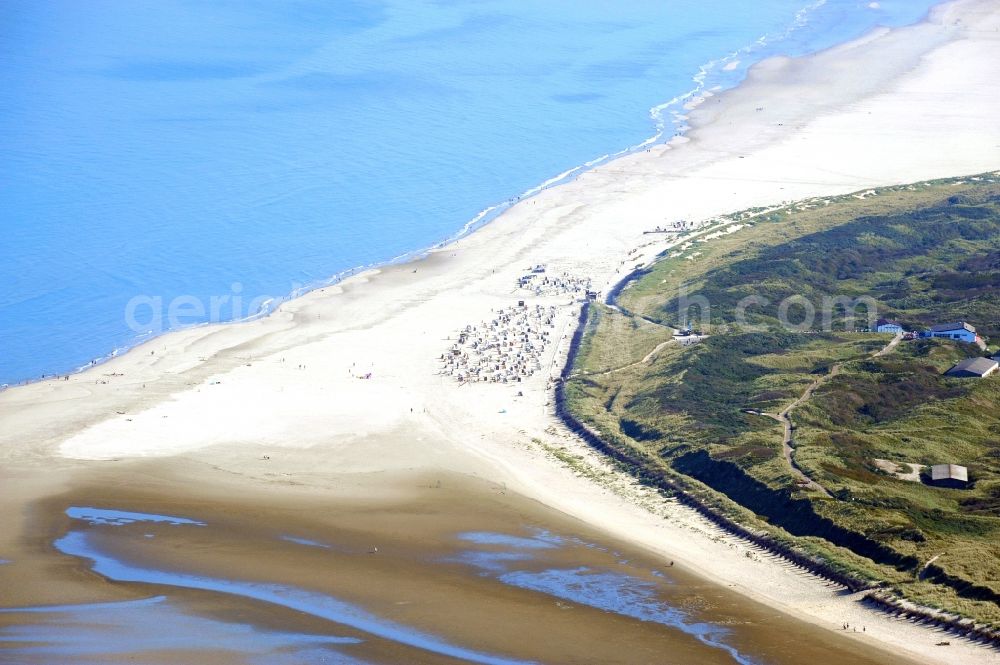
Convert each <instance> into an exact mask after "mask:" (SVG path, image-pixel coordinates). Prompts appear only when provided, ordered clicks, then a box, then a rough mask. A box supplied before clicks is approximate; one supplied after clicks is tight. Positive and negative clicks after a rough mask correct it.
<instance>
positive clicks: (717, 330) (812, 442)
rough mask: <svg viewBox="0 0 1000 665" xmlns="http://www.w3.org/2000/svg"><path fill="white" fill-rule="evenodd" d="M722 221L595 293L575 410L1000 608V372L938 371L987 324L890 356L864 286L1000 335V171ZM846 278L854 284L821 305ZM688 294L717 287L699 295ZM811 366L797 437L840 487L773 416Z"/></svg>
mask: <svg viewBox="0 0 1000 665" xmlns="http://www.w3.org/2000/svg"><path fill="white" fill-rule="evenodd" d="M714 222H715V224H714V225H713V230H712V231H709V232H707V233H703V234H702V235H701V237H697V236H696V237H692V238H690V239H689V240H688V241H686V242H685V243H684V244H683V245H681V246H680V247H679V248H678V249H676V250H673V251H672V252H670V253H668V254H667V255H666V256H664V257H662V258H661V260H660V261H658V262H657V263H656V264H654V266H652V267H651V268H650V269H649V270H648V271H647V272H646V273H645V274H643V275H641V276H640V277H639V278H638V279H637V280H635V281H634V282H633V283H631V284H630V285H629V286H628V287H627V288H625V289H624V290H623V292H622V293H621V296H620V297H619V299H618V304H620V306H621V309H618V308H612V307H603V306H597V307H594V308H593V314H592V316H591V317H590V320H589V322H588V327H587V331H586V335H585V337H584V341H583V344H582V345H581V352H580V354H579V356H578V358H577V361H576V365H575V366H574V374H573V376H572V378H571V379H570V381H569V382H568V385H567V386H566V395H567V399H568V402H569V404H570V406H571V408H572V409H573V411H574V413H575V414H576V415H577V417H579V418H580V419H582V420H584V421H585V422H587V423H588V424H589V425H591V426H593V427H594V428H596V429H597V430H599V431H600V432H601V433H602V434H603V435H604V436H605V437H606V438H608V439H610V440H612V441H614V442H616V445H620V446H624V447H627V448H628V449H629V450H630V451H638V452H640V453H642V454H643V455H644V456H646V458H647V459H648V460H650V465H651V468H655V469H656V470H657V472H658V473H662V474H664V475H666V476H670V477H671V478H675V479H678V480H680V481H682V482H683V483H685V486H687V487H691V488H692V490H693V491H695V492H698V493H700V494H701V495H702V496H703V498H706V499H708V500H711V501H713V502H714V503H715V504H716V505H717V506H719V507H720V508H721V509H722V510H725V511H727V512H729V513H730V514H731V515H733V516H736V517H738V518H740V519H741V520H743V521H744V522H747V523H749V524H753V525H756V526H758V527H760V528H762V529H766V530H769V531H771V532H772V533H774V534H776V535H778V536H779V537H782V538H787V539H792V540H794V541H795V542H796V543H797V544H798V545H799V546H800V547H801V548H802V549H804V550H806V551H809V552H811V553H813V554H815V555H818V556H821V557H823V558H825V559H826V560H828V561H830V562H832V563H834V564H836V565H838V566H840V567H842V568H843V569H844V570H848V571H850V572H852V573H854V574H857V575H862V576H865V577H868V578H870V579H873V580H879V581H882V582H885V583H886V584H888V585H890V586H891V587H893V588H894V589H896V591H897V592H899V593H900V594H902V595H905V596H906V597H908V598H910V599H912V600H915V601H918V602H921V603H924V604H927V605H931V606H936V607H942V608H945V609H949V610H952V611H956V612H959V613H962V614H965V615H966V616H971V617H974V618H976V619H977V620H980V621H984V622H987V623H991V624H994V625H1000V604H998V603H997V598H998V597H1000V544H998V543H1000V377H998V376H994V377H992V378H989V379H986V380H981V381H980V380H969V379H953V378H948V377H945V376H943V372H944V371H945V370H946V369H947V368H948V367H950V366H951V365H952V364H953V363H954V362H956V361H958V360H960V359H962V358H965V357H969V356H973V355H980V354H981V353H982V351H981V350H980V349H979V348H977V347H975V346H973V345H964V344H959V343H952V342H945V341H939V340H933V341H929V340H918V341H914V342H903V343H902V344H900V345H899V346H897V347H895V348H894V349H893V350H892V351H891V352H889V353H887V354H885V355H884V356H880V357H876V356H875V353H876V352H877V351H879V350H880V349H882V348H883V347H884V346H885V345H886V344H887V343H888V342H889V341H890V339H891V336H887V335H879V334H874V333H869V332H859V330H861V329H863V328H864V327H865V325H866V322H867V318H868V315H869V307H870V308H871V313H872V314H875V313H877V315H879V316H888V317H891V318H895V319H898V320H900V321H901V322H903V323H904V325H907V326H908V327H911V328H921V327H923V326H927V325H930V324H933V323H936V322H942V321H946V320H959V319H964V320H967V321H969V322H971V323H973V324H974V325H976V326H977V328H978V329H979V330H980V332H981V333H983V334H985V335H989V336H992V337H993V338H994V339H996V340H1000V177H997V175H996V174H985V175H981V176H975V177H970V178H963V179H952V180H942V181H933V182H929V183H918V184H914V185H905V186H898V187H889V188H884V189H880V190H871V191H869V192H860V193H857V194H853V195H847V196H842V197H837V198H827V199H813V200H808V201H804V202H798V203H794V204H789V205H785V206H783V207H781V208H777V209H765V210H761V209H758V210H752V211H744V212H741V213H737V214H734V215H731V216H729V217H727V218H723V219H718V220H714ZM748 296H754V297H756V298H757V300H755V301H753V303H752V304H751V305H749V306H744V307H743V308H742V309H743V313H742V315H741V313H740V309H741V305H740V303H741V300H742V301H743V304H744V305H746V303H747V301H746V300H744V299H746V298H747V297H748ZM790 296H796V298H793V299H792V305H791V306H788V305H785V306H784V310H783V309H782V305H781V303H782V301H786V302H787V299H788V298H789V297H790ZM838 297H840V298H847V299H848V301H847V302H848V306H846V307H845V306H844V304H843V303H844V302H845V301H843V300H842V301H839V302H840V304H839V305H836V306H833V307H830V308H829V310H830V314H829V316H828V317H826V318H824V316H823V303H824V302H828V303H829V302H832V303H837V302H838V301H836V300H835V298H838ZM684 298H687V301H688V302H695V301H698V302H702V303H704V302H706V301H707V303H708V304H709V308H701V309H699V308H697V307H692V308H691V309H689V310H687V311H685V309H684V307H683V306H682V305H683V303H684ZM701 298H704V300H701ZM858 298H861V299H864V301H863V302H862V304H861V305H858V306H855V305H857V302H859V301H854V299H858ZM806 301H808V303H809V305H805V304H803V303H805V302H806ZM865 303H867V305H866V304H865ZM810 305H811V306H812V307H814V308H815V310H816V311H815V315H814V316H812V319H811V320H810V311H809V308H810ZM852 309H853V311H852ZM702 310H704V311H702ZM852 315H853V319H852ZM783 316H784V317H785V319H786V320H789V319H790V320H791V321H792V322H793V323H794V324H802V325H796V326H795V327H794V329H789V327H788V326H787V325H785V324H784V323H783V322H782V317H783ZM657 323H659V324H662V325H657ZM688 323H690V324H693V325H694V326H695V327H698V328H701V329H702V332H704V333H706V334H708V337H707V338H706V339H704V340H703V341H701V342H700V343H698V344H694V345H690V346H686V347H685V346H682V345H680V344H678V343H676V342H672V343H667V344H664V341H666V340H668V339H669V334H670V331H669V329H668V328H667V326H681V325H684V324H688ZM806 324H809V325H806ZM993 348H995V345H994V347H993ZM654 350H655V353H653V351H654ZM810 386H814V390H815V392H814V393H813V394H812V396H811V397H810V398H809V399H808V400H806V401H804V402H803V403H802V404H801V405H799V406H797V407H796V408H795V409H794V411H792V412H791V416H790V417H791V419H792V422H793V423H794V430H793V441H792V444H793V446H794V452H793V453H792V454H793V457H794V462H795V464H796V465H797V466H798V467H799V468H800V469H801V470H802V471H803V472H804V473H805V474H806V475H807V476H808V477H809V478H811V479H812V480H814V481H816V482H818V483H819V484H820V485H821V486H822V487H823V488H824V489H825V490H827V491H828V492H829V496H827V494H825V493H823V492H821V491H818V490H817V489H816V488H812V489H810V488H809V487H808V486H805V485H804V484H803V483H802V482H797V481H800V478H799V476H798V475H797V472H795V471H794V470H793V469H792V468H791V466H790V465H789V462H788V460H787V459H786V458H785V456H784V454H783V446H782V441H783V426H782V424H781V423H780V422H779V421H778V419H777V417H776V415H777V414H779V413H780V412H781V411H782V410H783V409H784V408H786V407H787V406H789V405H790V404H792V403H793V402H795V401H796V400H797V399H799V398H800V397H801V396H802V395H803V393H804V392H805V391H806V389H807V388H809V387H810ZM876 460H885V461H888V462H891V463H895V464H898V465H899V467H898V470H901V471H910V467H909V466H907V465H908V464H916V465H931V464H938V463H945V462H951V463H956V464H962V465H965V466H967V467H968V468H969V473H970V475H971V478H972V480H973V483H972V485H971V487H969V488H968V489H963V490H956V489H941V488H935V487H931V486H928V485H927V484H924V483H922V482H919V481H918V482H913V481H912V480H904V479H900V478H898V477H896V476H895V475H894V474H893V473H890V472H888V471H887V470H886V468H887V464H886V462H878V463H877V462H876ZM890 468H891V467H890ZM834 543H839V545H837V544H834ZM931 560H933V563H932V565H930V566H929V567H927V568H925V564H927V562H929V561H931Z"/></svg>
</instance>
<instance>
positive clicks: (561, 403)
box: [555, 271, 1000, 648]
mask: <svg viewBox="0 0 1000 665" xmlns="http://www.w3.org/2000/svg"><path fill="white" fill-rule="evenodd" d="M641 272H642V271H635V272H634V273H632V274H630V275H629V276H627V277H626V278H624V279H623V280H621V282H619V283H618V284H617V285H616V286H615V288H614V289H612V291H611V294H610V295H609V298H608V302H609V304H613V303H614V299H616V298H617V296H618V295H619V294H620V293H621V291H622V289H623V288H624V286H625V285H626V284H627V283H628V282H629V281H631V280H633V279H635V278H636V277H637V276H638V275H639V274H640V273H641ZM612 296H613V297H612ZM589 316H590V303H589V302H585V303H584V304H583V306H582V307H581V309H580V315H579V319H578V321H577V326H576V330H575V331H574V333H573V337H572V339H571V340H570V345H569V349H568V353H567V356H566V364H565V365H564V366H563V368H562V371H561V373H560V377H559V380H558V381H556V386H555V413H556V416H557V417H558V418H559V420H560V421H561V422H562V423H563V425H564V426H565V427H566V428H567V429H569V430H570V431H571V432H573V433H574V434H575V435H577V436H578V437H580V438H581V439H582V440H583V441H585V442H586V443H587V444H588V445H589V446H590V447H591V448H593V449H595V450H597V451H598V452H600V453H602V454H603V455H605V456H607V457H608V458H610V459H611V460H613V461H615V462H616V463H618V464H619V465H620V466H622V467H624V468H625V469H626V470H627V471H628V472H629V473H630V474H631V475H632V476H633V477H635V478H636V479H637V480H639V482H641V483H643V484H644V485H646V486H648V487H652V488H654V489H657V490H658V491H660V492H661V493H663V494H665V495H668V496H671V497H673V498H674V499H675V500H676V501H678V502H679V503H681V504H682V505H685V506H687V507H689V508H691V509H693V510H694V511H696V512H697V513H698V514H699V515H701V516H702V517H704V518H705V519H706V520H708V521H709V522H711V523H712V524H714V525H716V526H717V527H719V528H720V529H722V530H723V531H725V532H727V533H729V534H731V535H733V536H736V537H737V538H740V539H741V540H744V541H746V542H748V543H750V544H752V545H754V546H756V547H759V548H761V549H763V550H765V551H767V552H769V553H770V554H772V555H775V556H777V557H780V558H782V559H784V560H786V561H787V562H788V563H790V564H792V565H793V566H796V567H798V568H801V569H803V570H805V571H808V572H809V573H812V574H813V575H816V576H817V577H820V578H822V579H825V580H827V581H829V582H832V583H834V584H838V585H840V586H842V587H845V588H846V589H848V590H850V591H851V592H858V591H863V590H866V589H867V590H869V593H867V594H866V595H865V597H864V602H865V603H867V604H868V605H870V606H871V607H873V608H876V609H879V610H882V611H884V612H887V613H889V614H891V615H893V616H897V617H900V618H903V619H907V620H910V621H915V622H918V623H922V624H926V625H928V626H931V627H935V628H939V629H942V630H945V631H947V632H948V633H951V634H954V635H957V636H961V637H965V638H968V639H971V640H975V641H978V642H981V643H983V644H986V645H989V646H991V647H993V648H1000V633H998V632H997V631H996V630H993V629H991V628H988V627H983V626H975V625H973V624H971V623H970V622H969V621H968V620H965V619H961V618H959V617H953V616H944V615H941V614H939V613H937V612H935V611H934V610H931V609H929V608H921V607H916V606H909V605H907V604H904V603H903V602H901V601H899V600H898V599H896V598H894V597H893V596H891V595H889V594H886V593H885V592H882V591H879V590H878V587H879V585H876V584H874V583H873V582H871V581H869V580H865V579H861V578H859V577H857V576H855V575H852V574H850V573H848V572H845V571H843V570H840V569H838V568H835V567H833V566H832V565H830V564H829V563H827V562H826V561H823V560H820V559H817V558H815V557H813V556H810V555H808V554H806V553H803V552H801V551H799V550H797V549H795V548H794V547H793V546H791V545H790V544H789V543H787V542H783V541H781V540H778V539H776V538H774V537H773V536H771V535H769V534H767V533H760V532H757V531H752V530H750V529H748V528H747V527H745V526H743V525H742V524H739V523H738V522H736V521H734V520H733V519H731V518H730V517H728V516H727V515H724V514H723V513H722V512H721V511H719V510H718V509H717V508H716V507H714V506H712V505H710V504H709V503H707V502H705V501H704V500H702V499H701V498H700V497H697V496H695V495H694V494H692V493H691V492H690V491H689V490H688V489H687V488H685V487H684V486H683V485H682V483H681V482H679V481H675V480H673V479H671V478H668V477H666V476H664V474H663V472H662V470H660V469H655V468H653V467H652V465H651V463H650V461H649V460H648V459H646V458H645V457H644V456H643V455H641V454H638V453H636V452H634V451H631V450H629V449H628V447H627V446H625V445H622V446H617V445H615V444H613V443H611V442H609V441H607V440H605V439H604V438H603V437H601V436H600V435H599V434H598V433H596V432H595V431H594V430H593V429H591V428H590V427H588V426H586V425H585V424H584V423H583V422H582V421H580V420H579V419H578V418H577V417H576V416H575V415H574V414H573V413H572V412H571V411H570V410H569V408H568V407H567V403H566V384H567V381H568V380H569V378H570V376H571V374H572V371H573V365H574V364H575V361H576V357H577V355H578V354H579V351H580V345H581V344H582V342H583V337H584V335H585V333H586V329H587V322H588V319H589ZM935 572H936V571H935ZM941 572H942V573H943V571H941ZM948 586H952V585H948Z"/></svg>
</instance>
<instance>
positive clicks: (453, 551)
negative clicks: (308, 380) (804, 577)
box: [0, 461, 906, 664]
mask: <svg viewBox="0 0 1000 665" xmlns="http://www.w3.org/2000/svg"><path fill="white" fill-rule="evenodd" d="M48 475H49V477H48V478H47V479H45V480H44V481H43V482H40V483H39V484H37V485H35V486H34V489H35V490H36V491H37V490H40V489H42V488H47V489H51V487H50V485H51V484H53V481H57V482H56V483H55V484H57V485H60V486H62V487H63V489H62V491H59V492H57V493H56V494H54V495H51V496H47V497H46V496H44V494H45V493H46V492H42V495H41V496H39V497H37V498H35V499H34V500H30V501H29V503H28V507H27V511H26V517H25V519H24V521H23V522H22V523H21V525H20V527H21V530H22V531H21V533H19V534H17V535H16V536H13V537H12V536H11V534H8V535H7V536H6V537H5V539H4V543H3V548H4V549H3V550H2V553H3V556H4V557H5V558H8V559H10V560H11V561H10V563H7V564H4V565H3V566H0V583H2V587H3V589H4V594H3V597H2V604H3V605H4V606H5V608H6V609H5V610H4V611H3V612H0V649H2V650H4V651H7V652H8V653H10V654H14V655H16V659H15V660H17V661H18V662H30V663H36V662H37V663H48V662H60V658H61V657H67V656H69V659H68V660H69V661H71V662H119V661H121V662H127V661H128V659H129V658H136V657H139V658H141V660H143V662H179V661H180V662H187V661H194V660H197V661H198V662H220V663H223V662H258V660H256V659H259V658H262V657H263V658H265V661H266V662H283V659H286V658H287V659H289V660H288V662H354V659H356V660H357V661H358V662H378V663H391V662H425V663H438V662H440V663H448V662H463V661H464V662H496V663H508V662H509V663H514V662H549V663H560V662H563V663H566V662H574V663H585V662H592V663H598V662H600V663H615V662H619V663H644V662H649V663H653V662H656V663H692V662H697V663H775V664H779V663H805V662H810V661H812V660H815V659H818V658H821V659H824V661H823V662H830V661H828V660H825V659H829V658H831V657H835V658H836V659H837V662H852V663H886V662H901V663H902V662H906V661H903V660H897V661H893V659H892V657H891V656H889V655H888V654H884V653H880V652H878V651H872V650H871V649H870V648H868V647H866V646H865V645H863V644H860V643H854V642H852V641H850V640H846V639H842V638H840V637H839V636H837V635H831V634H830V633H829V631H824V630H821V629H817V628H814V627H811V626H809V625H808V624H806V623H804V622H800V621H797V620H795V619H794V618H792V617H788V616H785V615H782V614H780V613H778V612H776V611H774V610H772V609H769V608H766V607H764V606H762V605H759V604H757V603H754V602H753V601H749V600H747V599H745V598H743V597H741V596H739V595H738V594H736V593H734V592H731V591H728V590H727V589H725V588H723V587H720V586H716V585H713V584H711V583H708V582H705V581H704V580H702V579H701V578H698V577H695V576H694V575H692V574H690V573H689V572H686V571H685V570H683V569H682V568H681V566H679V565H674V566H672V565H670V562H669V561H665V560H662V559H660V558H659V557H656V556H652V555H650V554H648V553H645V552H642V551H637V550H636V549H635V548H634V547H629V546H627V545H624V544H623V543H618V542H615V541H614V540H613V539H611V538H609V537H608V536H606V535H605V534H602V533H600V532H598V531H596V530H594V529H592V528H590V527H587V526H586V525H584V524H583V523H581V522H579V521H577V520H575V519H572V518H569V517H566V516H564V515H561V514H559V513H557V512H555V511H553V510H551V509H548V508H545V507H544V506H542V505H541V504H538V503H536V502H534V501H530V500H527V499H525V498H523V497H520V496H517V495H515V494H513V493H511V492H509V491H506V490H505V489H504V488H503V487H502V486H497V485H495V484H492V483H489V482H485V481H481V480H477V479H474V478H470V477H466V476H459V475H454V474H447V473H442V474H430V475H429V474H426V473H423V474H416V475H408V474H393V475H389V474H373V476H371V477H369V478H366V479H364V480H362V481H359V479H358V478H353V479H352V480H351V481H350V483H345V484H343V485H341V484H340V483H339V482H338V480H337V479H336V478H331V479H330V483H329V485H327V486H326V487H323V488H317V487H304V486H295V485H287V484H275V483H264V484H261V483H260V482H259V481H254V480H249V479H247V478H244V477H238V476H234V475H233V474H229V473H226V472H222V471H218V470H212V469H210V468H206V467H205V466H204V465H200V464H193V463H185V462H181V461H177V462H173V463H170V464H164V463H157V464H151V463H145V464H138V463H129V464H114V465H101V466H96V465H95V467H94V468H92V469H86V468H85V469H83V470H76V471H72V472H68V473H67V474H66V475H65V476H61V474H59V473H55V474H48ZM21 487H22V491H23V485H22V486H21ZM7 494H8V496H5V497H4V499H6V500H9V499H10V498H12V497H10V496H9V492H7ZM21 498H28V497H24V496H22V497H21ZM29 534H31V535H30V537H26V536H28V535H29ZM38 534H45V535H44V537H38ZM95 568H96V572H95ZM199 586H200V587H201V588H197V587H199ZM254 595H256V596H257V597H256V598H255V597H251V596H254ZM262 597H264V599H262ZM18 608H20V609H18ZM29 610H30V611H29ZM102 637H103V638H107V639H102ZM112 637H113V638H114V639H110V638H112ZM112 645H113V646H112ZM262 654H263V656H262ZM324 659H328V660H324ZM63 662H66V661H63ZM260 662H263V661H260Z"/></svg>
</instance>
